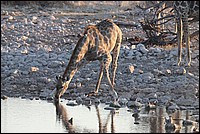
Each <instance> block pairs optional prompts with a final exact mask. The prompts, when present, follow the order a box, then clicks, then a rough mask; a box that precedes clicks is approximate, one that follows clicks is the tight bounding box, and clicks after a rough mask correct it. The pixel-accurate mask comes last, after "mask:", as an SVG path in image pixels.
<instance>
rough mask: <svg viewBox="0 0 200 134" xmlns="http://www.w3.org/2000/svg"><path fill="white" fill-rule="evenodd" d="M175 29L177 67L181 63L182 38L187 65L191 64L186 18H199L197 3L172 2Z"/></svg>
mask: <svg viewBox="0 0 200 134" xmlns="http://www.w3.org/2000/svg"><path fill="white" fill-rule="evenodd" d="M174 9H175V14H176V15H175V17H176V29H177V38H178V61H177V62H178V63H177V64H178V66H180V63H181V54H182V43H183V42H182V38H183V37H184V40H185V41H186V53H187V65H188V66H190V64H191V54H190V37H189V30H188V18H189V17H192V18H196V17H197V16H199V1H175V2H174Z"/></svg>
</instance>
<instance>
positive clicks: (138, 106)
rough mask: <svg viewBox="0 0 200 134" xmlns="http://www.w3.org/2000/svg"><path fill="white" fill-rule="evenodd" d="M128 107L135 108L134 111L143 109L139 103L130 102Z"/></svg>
mask: <svg viewBox="0 0 200 134" xmlns="http://www.w3.org/2000/svg"><path fill="white" fill-rule="evenodd" d="M127 107H128V108H134V109H135V108H137V109H139V108H141V107H142V104H141V103H140V102H137V101H128V103H127Z"/></svg>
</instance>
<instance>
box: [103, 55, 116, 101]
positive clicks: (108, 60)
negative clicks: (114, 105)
mask: <svg viewBox="0 0 200 134" xmlns="http://www.w3.org/2000/svg"><path fill="white" fill-rule="evenodd" d="M111 61H112V56H111V54H107V55H106V58H105V61H104V64H105V70H106V76H107V79H108V83H109V84H110V87H111V95H112V96H113V98H114V102H116V101H117V100H118V95H117V92H116V91H115V90H114V85H113V84H112V82H111V80H110V75H109V66H110V63H111Z"/></svg>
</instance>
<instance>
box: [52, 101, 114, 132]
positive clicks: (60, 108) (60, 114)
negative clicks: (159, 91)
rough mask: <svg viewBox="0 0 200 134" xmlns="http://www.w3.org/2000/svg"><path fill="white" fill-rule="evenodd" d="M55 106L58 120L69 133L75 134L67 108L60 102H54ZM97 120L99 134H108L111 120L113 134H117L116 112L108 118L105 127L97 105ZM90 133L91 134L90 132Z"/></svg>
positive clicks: (110, 113)
mask: <svg viewBox="0 0 200 134" xmlns="http://www.w3.org/2000/svg"><path fill="white" fill-rule="evenodd" d="M54 105H55V107H56V118H57V119H58V120H59V121H60V120H61V119H62V122H63V124H64V126H65V128H66V130H67V131H68V132H69V133H75V128H74V127H73V118H69V117H68V113H67V108H66V107H65V106H64V105H63V104H61V103H60V102H58V101H54ZM95 109H96V113H97V119H98V124H99V133H107V132H108V124H109V121H110V119H111V133H115V126H114V115H115V113H116V111H114V110H111V111H110V112H109V114H108V115H107V118H106V123H105V124H104V125H103V123H102V119H101V115H100V111H99V108H98V106H97V105H95ZM88 132H90V131H89V130H88Z"/></svg>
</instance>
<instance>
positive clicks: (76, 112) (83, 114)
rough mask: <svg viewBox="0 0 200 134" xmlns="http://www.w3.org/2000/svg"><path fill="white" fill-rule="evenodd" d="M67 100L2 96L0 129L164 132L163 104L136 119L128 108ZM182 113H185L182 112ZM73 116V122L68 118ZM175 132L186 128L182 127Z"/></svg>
mask: <svg viewBox="0 0 200 134" xmlns="http://www.w3.org/2000/svg"><path fill="white" fill-rule="evenodd" d="M67 101H68V100H63V101H62V102H60V103H57V104H54V103H52V102H47V101H45V100H28V99H20V98H8V99H6V100H1V132H14V133H29V132H31V133H66V132H77V133H82V132H86V133H99V132H109V133H110V132H112V133H123V132H126V133H145V132H147V133H150V132H154V133H165V132H166V131H165V127H164V125H165V124H164V117H165V116H167V114H166V111H165V109H164V108H158V109H156V110H153V111H152V110H151V111H148V112H145V111H143V112H142V113H141V114H140V120H139V121H138V123H139V124H136V123H135V118H133V117H132V114H133V113H131V112H128V111H127V110H128V108H127V107H125V108H120V109H119V110H118V111H115V112H113V111H110V110H105V109H104V108H105V107H107V105H105V104H99V105H98V106H94V105H92V106H90V107H87V106H85V105H78V106H68V105H66V103H67ZM182 115H184V114H182ZM70 119H71V120H72V123H71V122H70V121H69V120H70ZM178 132H189V129H188V128H187V129H185V128H184V127H182V129H180V130H179V131H178Z"/></svg>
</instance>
